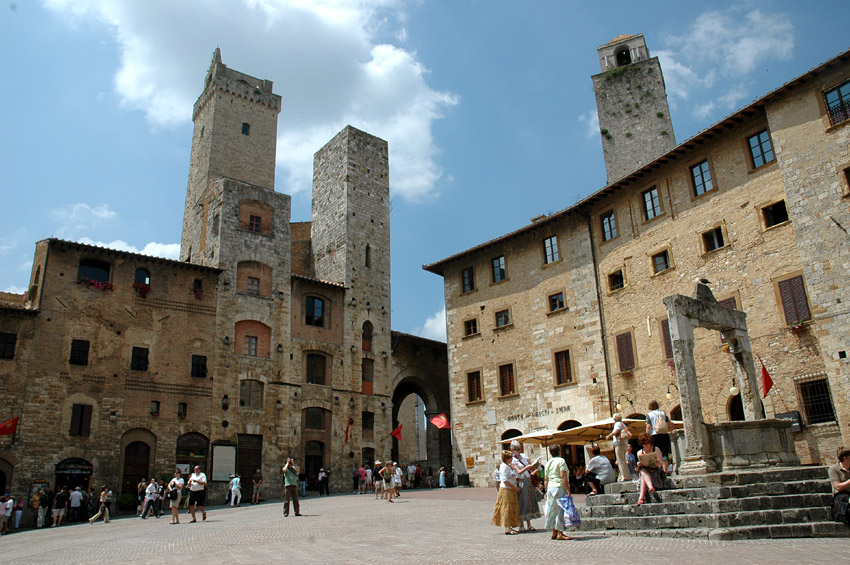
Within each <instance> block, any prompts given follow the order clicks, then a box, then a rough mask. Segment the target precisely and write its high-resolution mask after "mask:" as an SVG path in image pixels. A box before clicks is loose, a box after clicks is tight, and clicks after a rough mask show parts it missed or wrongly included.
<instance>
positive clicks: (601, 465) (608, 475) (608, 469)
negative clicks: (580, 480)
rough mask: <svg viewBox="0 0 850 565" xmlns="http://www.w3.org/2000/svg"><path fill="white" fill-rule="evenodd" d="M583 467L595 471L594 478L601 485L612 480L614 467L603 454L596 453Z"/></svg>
mask: <svg viewBox="0 0 850 565" xmlns="http://www.w3.org/2000/svg"><path fill="white" fill-rule="evenodd" d="M585 468H586V469H587V471H588V472H590V473H595V474H596V478H597V479H599V482H600V483H601V484H603V485H607V484H609V483H613V482H614V467H612V466H611V462H610V461H608V458H607V457H605V456H604V455H597V456H596V457H593V458H591V459H590V461H588V462H587V467H585Z"/></svg>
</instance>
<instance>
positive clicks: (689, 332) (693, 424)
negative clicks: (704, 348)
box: [664, 296, 716, 475]
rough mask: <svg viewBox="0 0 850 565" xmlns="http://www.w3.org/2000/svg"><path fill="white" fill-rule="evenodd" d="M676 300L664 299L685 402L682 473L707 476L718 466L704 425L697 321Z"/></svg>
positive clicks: (683, 408)
mask: <svg viewBox="0 0 850 565" xmlns="http://www.w3.org/2000/svg"><path fill="white" fill-rule="evenodd" d="M677 298H678V297H677V296H668V297H667V298H665V299H664V305H665V306H667V316H668V320H669V325H670V339H671V340H672V343H673V363H674V364H675V366H676V384H677V386H678V387H679V396H680V397H681V399H682V420H683V422H684V424H685V442H686V448H685V460H684V462H683V463H682V466H681V467H680V469H679V472H680V473H681V474H683V475H697V474H705V473H710V472H712V471H714V470H715V469H716V465H715V463H714V460H713V458H712V456H711V444H710V439H709V436H708V431H707V430H706V428H705V425H704V423H703V422H704V419H703V414H702V402H701V401H700V396H699V384H698V382H697V373H696V365H695V364H694V327H695V326H696V325H697V323H698V322H697V321H696V320H692V319H690V318H686V317H685V316H684V315H683V314H682V312H681V305H680V304H678V303H677V300H676V299H677Z"/></svg>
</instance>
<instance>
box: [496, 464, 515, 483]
mask: <svg viewBox="0 0 850 565" xmlns="http://www.w3.org/2000/svg"><path fill="white" fill-rule="evenodd" d="M507 483H510V484H512V485H514V486H516V473H515V472H514V470H513V469H511V466H510V465H508V464H507V463H502V464H501V465H499V486H500V487H504V488H507Z"/></svg>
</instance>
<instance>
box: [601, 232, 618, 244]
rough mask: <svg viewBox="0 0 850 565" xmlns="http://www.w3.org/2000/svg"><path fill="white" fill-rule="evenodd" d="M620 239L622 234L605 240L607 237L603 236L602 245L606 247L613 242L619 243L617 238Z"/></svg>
mask: <svg viewBox="0 0 850 565" xmlns="http://www.w3.org/2000/svg"><path fill="white" fill-rule="evenodd" d="M619 237H620V234H617V235H615V236H614V237H612V238H610V239H605V236H604V235H603V236H602V245H605V244H606V243H611V242H612V241H617V238H619Z"/></svg>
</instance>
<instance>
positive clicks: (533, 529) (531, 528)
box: [525, 526, 537, 532]
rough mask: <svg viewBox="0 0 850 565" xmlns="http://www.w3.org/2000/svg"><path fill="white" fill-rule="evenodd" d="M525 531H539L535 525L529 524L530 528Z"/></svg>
mask: <svg viewBox="0 0 850 565" xmlns="http://www.w3.org/2000/svg"><path fill="white" fill-rule="evenodd" d="M525 531H526V532H536V531H537V529H536V528H535V527H534V526H529V527H528V529H527V530H525Z"/></svg>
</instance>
